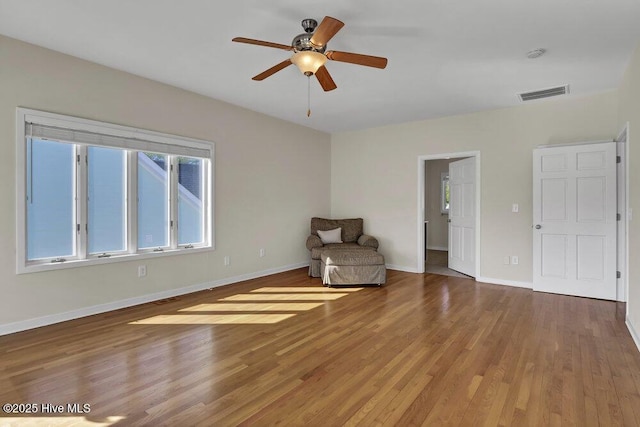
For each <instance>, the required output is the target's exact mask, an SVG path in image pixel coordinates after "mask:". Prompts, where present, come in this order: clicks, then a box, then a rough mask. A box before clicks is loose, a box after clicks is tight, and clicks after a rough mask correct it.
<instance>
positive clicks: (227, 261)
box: [224, 256, 231, 266]
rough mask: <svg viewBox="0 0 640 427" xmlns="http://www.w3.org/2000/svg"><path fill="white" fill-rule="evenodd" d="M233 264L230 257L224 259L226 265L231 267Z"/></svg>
mask: <svg viewBox="0 0 640 427" xmlns="http://www.w3.org/2000/svg"><path fill="white" fill-rule="evenodd" d="M230 264H231V260H230V259H229V257H228V256H226V257H224V265H226V266H229V265H230Z"/></svg>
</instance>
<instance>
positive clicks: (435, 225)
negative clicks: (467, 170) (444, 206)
mask: <svg viewBox="0 0 640 427" xmlns="http://www.w3.org/2000/svg"><path fill="white" fill-rule="evenodd" d="M456 160H460V159H449V160H447V159H438V160H427V162H426V167H425V198H424V200H425V206H424V214H425V215H424V216H425V219H426V220H427V221H429V233H428V235H427V240H428V241H427V247H428V248H429V249H438V250H447V247H448V246H449V226H448V225H449V224H448V223H447V220H448V219H449V215H447V214H442V210H441V206H440V204H441V195H440V193H441V190H440V186H441V185H440V183H441V176H442V173H443V172H448V171H449V163H451V162H454V161H456Z"/></svg>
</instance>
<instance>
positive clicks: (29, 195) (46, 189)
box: [25, 139, 76, 261]
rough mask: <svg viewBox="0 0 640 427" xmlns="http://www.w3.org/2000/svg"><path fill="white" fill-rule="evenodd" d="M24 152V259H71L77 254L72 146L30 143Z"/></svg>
mask: <svg viewBox="0 0 640 427" xmlns="http://www.w3.org/2000/svg"><path fill="white" fill-rule="evenodd" d="M26 150H27V164H26V170H27V173H26V179H27V189H26V190H27V191H26V195H25V201H26V203H27V209H26V210H27V238H28V244H27V259H28V260H30V261H33V260H38V259H45V258H57V257H73V256H75V254H76V253H75V235H76V212H75V201H74V199H75V194H76V189H75V169H74V165H75V161H74V159H75V157H76V156H75V149H74V146H73V145H70V144H63V143H59V142H50V141H43V140H40V139H30V140H29V141H28V142H27V147H26ZM40 171H46V173H41V172H40Z"/></svg>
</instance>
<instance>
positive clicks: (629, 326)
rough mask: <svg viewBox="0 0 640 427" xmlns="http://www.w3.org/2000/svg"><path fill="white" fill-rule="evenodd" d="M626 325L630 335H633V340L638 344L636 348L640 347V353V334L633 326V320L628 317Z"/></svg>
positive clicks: (639, 349)
mask: <svg viewBox="0 0 640 427" xmlns="http://www.w3.org/2000/svg"><path fill="white" fill-rule="evenodd" d="M624 323H625V325H627V329H629V333H630V334H631V338H633V342H635V343H636V347H638V351H640V335H638V332H637V331H636V328H635V327H634V326H633V323H631V319H629V317H627V320H625V322H624Z"/></svg>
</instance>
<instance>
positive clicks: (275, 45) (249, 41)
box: [231, 37, 293, 50]
mask: <svg viewBox="0 0 640 427" xmlns="http://www.w3.org/2000/svg"><path fill="white" fill-rule="evenodd" d="M231 41H233V42H238V43H247V44H255V45H258V46H266V47H273V48H276V49H282V50H293V48H292V47H291V46H287V45H286V44H280V43H272V42H265V41H263V40H255V39H248V38H245V37H236V38H234V39H232V40H231Z"/></svg>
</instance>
